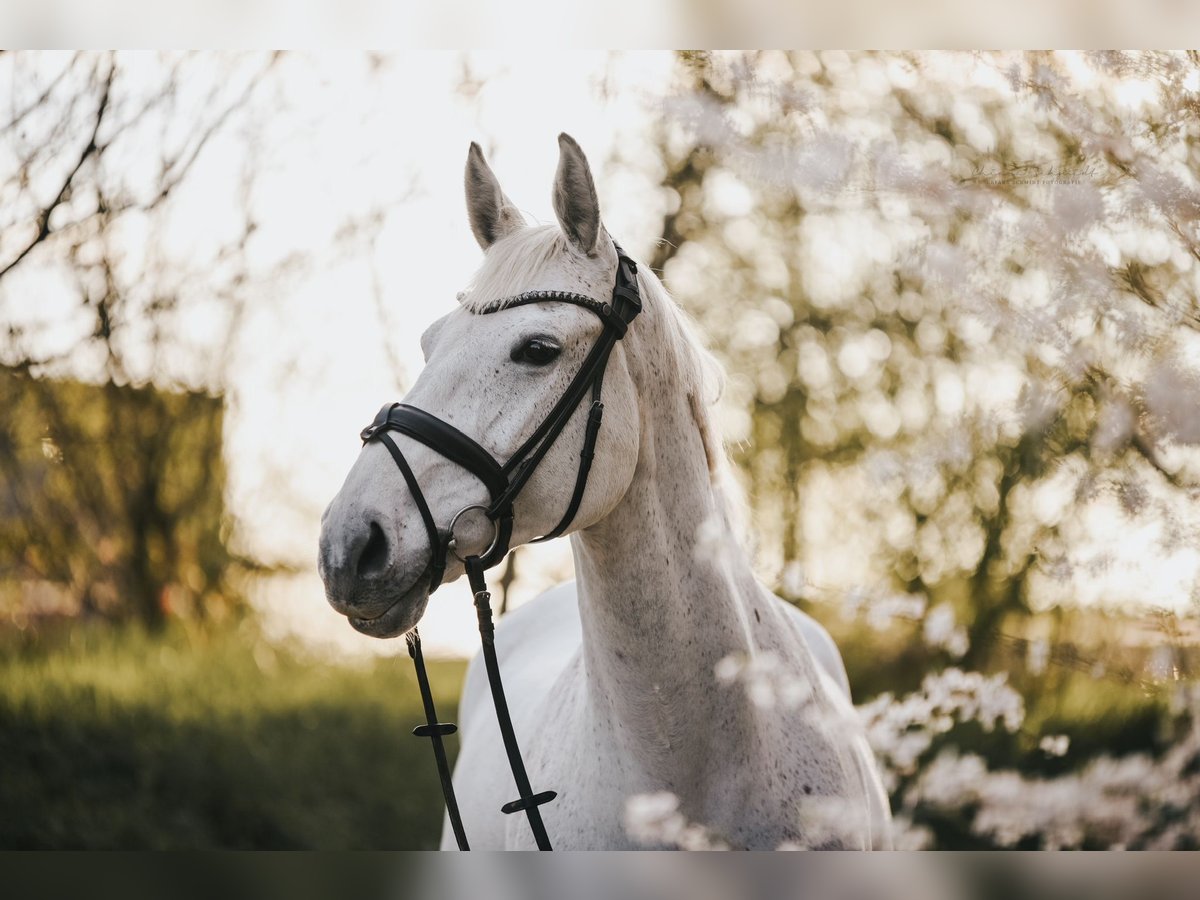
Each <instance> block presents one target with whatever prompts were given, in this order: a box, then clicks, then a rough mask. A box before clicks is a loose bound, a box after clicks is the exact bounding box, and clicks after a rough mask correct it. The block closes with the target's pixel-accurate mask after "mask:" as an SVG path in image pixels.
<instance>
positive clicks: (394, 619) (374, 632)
mask: <svg viewBox="0 0 1200 900" xmlns="http://www.w3.org/2000/svg"><path fill="white" fill-rule="evenodd" d="M428 604H429V578H428V573H427V572H422V573H421V576H420V577H419V578H417V580H416V581H415V582H414V583H413V584H412V586H411V587H409V589H408V590H407V591H405V592H404V593H402V594H401V595H400V596H399V597H398V598H397V599H396V602H395V603H393V604H392V605H391V606H389V607H388V608H387V609H386V610H384V611H383V612H382V613H380V614H379V615H378V616H374V617H373V618H370V619H363V618H358V617H355V616H347V619H348V620H349V622H350V627H351V628H353V629H354V630H355V631H357V632H359V633H360V634H365V635H367V636H368V637H374V638H393V637H399V636H400V635H402V634H404V633H405V632H408V631H412V629H413V628H415V627H416V625H417V623H418V622H420V621H421V616H423V615H424V614H425V607H426V606H427V605H428Z"/></svg>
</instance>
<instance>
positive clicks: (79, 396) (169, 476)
mask: <svg viewBox="0 0 1200 900" xmlns="http://www.w3.org/2000/svg"><path fill="white" fill-rule="evenodd" d="M276 59H277V57H275V56H273V55H265V56H264V55H257V56H241V57H237V58H234V59H226V58H221V59H216V58H213V57H205V56H198V55H190V54H150V53H145V54H136V53H135V54H117V53H103V54H101V53H79V54H74V55H66V56H53V55H47V54H8V55H6V56H5V57H4V58H3V59H0V84H2V85H3V88H4V93H5V94H6V95H7V98H8V107H9V110H8V115H7V117H6V119H5V121H4V124H3V127H2V133H3V134H4V135H5V141H4V142H3V148H2V150H0V210H2V212H0V304H2V306H0V309H2V320H3V322H4V326H5V328H4V340H3V342H2V346H0V363H2V364H3V365H4V366H5V368H4V369H3V371H0V409H3V410H4V415H3V419H2V420H0V595H2V596H3V598H4V603H5V605H6V606H8V607H9V613H10V615H11V616H13V617H17V618H20V617H21V616H23V615H24V613H25V612H27V611H28V610H27V609H26V607H27V605H28V603H29V601H30V599H31V598H33V597H35V596H36V595H39V593H40V594H42V595H44V594H46V592H47V591H49V592H50V593H51V594H53V593H54V592H59V594H62V592H65V593H66V596H67V599H68V603H67V606H68V608H70V607H72V606H73V607H75V608H78V609H82V610H83V611H88V612H95V613H100V614H103V615H106V616H111V617H116V618H137V619H140V620H142V621H143V622H145V623H148V624H150V625H159V624H161V623H162V622H163V621H164V619H165V617H166V616H167V615H168V614H169V613H175V614H189V615H192V616H195V617H198V618H212V617H214V616H216V615H217V614H218V613H221V612H228V611H230V610H231V609H234V608H236V607H237V606H238V605H239V604H240V600H239V599H238V595H237V592H236V590H235V588H234V586H233V581H232V579H231V574H232V568H233V564H234V563H235V562H236V560H235V559H234V556H233V554H232V552H231V551H230V550H229V549H228V548H227V546H226V545H227V538H228V523H227V522H226V520H225V515H224V491H225V474H224V472H225V469H224V462H223V457H222V453H223V430H222V423H223V407H222V400H221V395H222V393H223V391H224V389H225V387H226V382H227V379H228V372H229V361H230V355H231V353H232V349H231V348H232V346H233V344H234V340H233V336H234V334H235V333H236V329H237V326H238V323H239V321H240V318H241V316H242V312H243V308H244V305H245V303H246V300H247V297H248V294H249V291H248V288H249V285H250V282H251V281H252V278H251V273H252V268H251V265H250V263H249V261H248V247H249V244H250V241H251V240H252V237H253V235H254V233H255V230H256V225H255V220H254V216H253V215H252V212H251V205H250V199H249V194H250V186H251V185H252V184H253V180H254V177H255V171H256V169H255V164H256V159H255V157H254V154H253V152H248V153H246V155H245V158H244V160H243V166H242V171H241V178H242V182H243V183H242V190H241V194H240V196H241V200H242V206H241V208H240V209H233V210H229V209H224V208H220V207H216V208H213V209H210V210H208V211H209V212H210V218H209V219H208V220H207V221H192V222H190V223H189V224H190V226H191V227H192V229H193V232H192V233H190V234H180V233H179V230H178V225H177V221H178V217H177V216H176V214H175V210H174V209H173V207H172V204H173V203H174V201H175V199H176V198H177V197H178V195H179V194H180V193H182V192H184V191H185V190H186V189H187V188H188V187H189V178H190V177H191V176H192V173H193V171H194V170H195V169H196V168H197V167H199V166H203V165H205V164H206V162H208V158H207V156H206V151H208V150H210V149H211V148H212V147H213V146H215V145H217V144H218V143H219V142H220V140H221V139H222V138H223V137H225V136H227V135H228V133H229V132H230V131H233V130H235V129H236V130H239V131H240V135H239V137H240V138H243V139H245V145H246V146H248V147H250V148H251V151H252V149H253V146H254V141H253V134H254V121H253V117H252V116H251V115H250V114H249V113H250V112H251V109H252V102H253V100H254V98H255V97H256V95H257V94H258V93H260V92H262V91H263V90H264V89H265V88H264V85H265V83H266V78H267V76H268V75H269V74H270V73H271V72H272V70H273V67H274V66H275V63H276ZM198 273H202V277H200V275H198ZM246 564H247V565H251V564H249V563H246ZM60 599H61V597H60Z"/></svg>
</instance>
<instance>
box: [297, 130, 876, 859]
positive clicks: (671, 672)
mask: <svg viewBox="0 0 1200 900" xmlns="http://www.w3.org/2000/svg"><path fill="white" fill-rule="evenodd" d="M559 144H560V158H559V167H558V172H557V176H556V179H555V183H554V191H553V201H554V209H555V213H556V215H557V219H558V226H557V227H556V226H553V225H550V226H528V225H526V223H525V222H524V220H523V218H522V216H521V214H520V213H519V212H518V211H517V209H516V208H515V207H514V206H513V204H512V202H511V201H510V200H509V199H508V198H507V197H506V196H505V195H504V193H503V191H502V190H501V189H500V185H499V183H498V182H497V181H496V178H495V176H494V175H493V173H492V171H491V169H490V168H489V167H488V165H487V163H486V162H485V161H484V158H483V155H482V153H481V152H480V150H479V148H478V146H476V145H474V144H473V145H472V146H471V150H470V152H469V153H468V157H467V167H466V191H467V208H468V212H469V216H470V221H471V227H472V231H473V232H474V234H475V237H476V238H477V240H478V241H479V243H480V245H481V246H482V248H483V249H484V251H485V255H484V261H483V265H482V266H481V268H480V269H479V271H478V272H477V273H476V275H475V277H474V278H473V279H472V281H471V283H470V284H469V286H468V288H467V290H466V291H464V292H463V294H461V295H460V297H459V301H460V308H458V309H456V310H454V311H453V312H451V313H449V314H448V315H446V316H444V317H443V318H441V319H440V320H438V321H437V322H435V323H434V324H433V325H432V326H431V327H430V328H429V330H428V331H426V332H425V334H424V335H423V337H422V340H421V343H422V348H423V350H424V353H425V358H426V366H425V369H424V370H423V371H422V373H421V375H420V377H419V378H418V379H417V381H416V383H415V384H414V385H413V388H412V390H411V391H410V392H409V394H408V396H407V397H406V398H405V401H406V402H407V403H410V404H412V405H414V406H418V407H420V408H422V409H425V410H427V411H429V412H431V413H433V414H435V415H437V416H439V417H441V418H443V419H445V420H447V421H449V422H451V423H453V424H454V425H455V426H456V427H458V428H459V429H461V430H463V431H465V432H466V433H468V434H469V435H471V436H473V437H474V438H475V439H476V440H477V441H478V442H479V443H481V444H482V445H483V446H484V447H485V448H486V449H487V450H488V451H489V452H490V453H492V454H493V456H495V457H496V458H498V459H501V460H503V459H507V458H508V456H509V455H510V454H511V453H512V452H513V451H514V450H515V449H516V448H517V447H519V446H520V444H521V443H522V441H523V440H524V438H525V437H527V436H528V435H529V434H530V433H531V432H532V431H533V429H534V428H535V427H536V426H537V424H538V423H539V422H541V420H542V419H543V418H544V416H545V415H546V413H547V411H548V410H549V409H550V408H551V407H552V406H553V405H554V403H555V402H556V400H557V399H558V398H559V396H560V395H561V394H562V392H563V389H564V388H565V386H566V385H567V383H568V382H569V381H570V380H571V378H572V376H573V374H574V373H575V371H576V370H577V369H578V367H579V365H580V362H581V360H582V358H583V357H584V355H585V354H586V353H587V351H588V349H589V347H590V346H591V344H592V343H593V341H594V340H595V339H596V336H597V335H598V333H599V330H600V328H601V324H600V322H599V321H598V320H597V318H596V316H594V315H592V314H591V313H589V312H588V311H586V310H584V309H580V308H578V307H576V306H572V305H569V304H565V303H553V302H550V303H538V304H534V305H527V306H521V307H518V308H514V309H511V310H506V311H504V312H503V313H501V314H497V315H488V316H480V315H472V314H471V312H472V310H477V309H480V308H481V307H483V306H485V305H486V304H488V303H489V302H490V301H494V300H496V299H497V298H501V297H507V296H511V295H514V294H517V293H519V292H523V291H529V290H554V291H573V292H578V293H581V294H585V295H587V296H590V297H593V298H595V299H597V300H599V301H605V300H607V299H608V294H609V291H610V290H611V285H612V283H613V279H614V273H615V269H616V265H617V258H616V253H615V251H614V249H613V245H612V241H611V239H610V238H609V237H608V236H607V233H606V231H605V229H604V226H603V225H602V224H601V221H600V211H599V206H598V203H597V198H596V191H595V187H594V185H593V182H592V175H591V171H590V169H589V167H588V163H587V160H586V159H585V158H584V155H583V153H582V151H581V150H580V149H579V147H578V146H577V145H576V144H575V142H574V141H573V140H572V139H571V138H570V137H568V136H566V135H562V136H561V137H560V139H559ZM638 279H639V287H640V290H641V295H642V302H643V308H644V311H643V313H642V315H641V316H640V317H638V318H637V319H636V320H635V321H634V323H633V324H632V326H631V327H630V329H629V333H628V334H627V335H626V337H625V338H624V340H623V341H621V342H619V343H618V345H617V347H616V348H615V349H614V350H613V354H612V357H611V360H610V362H609V365H608V369H607V374H606V377H605V379H604V384H603V402H604V404H605V413H604V425H603V428H602V429H601V431H600V434H599V441H598V444H597V447H596V457H595V462H594V465H593V467H592V470H591V475H590V478H589V480H588V482H587V488H586V491H585V494H584V497H583V502H582V504H581V506H580V508H579V511H578V513H577V515H576V516H575V519H574V521H573V523H572V524H571V527H570V529H569V531H570V533H571V547H572V551H573V553H574V559H575V571H576V576H577V581H576V582H574V583H568V584H563V585H560V586H559V587H556V588H554V589H552V590H549V591H547V592H546V593H544V594H542V595H541V596H539V597H538V598H537V599H535V600H533V601H532V602H530V603H528V604H526V605H524V606H522V607H521V608H519V609H517V610H515V611H514V612H513V613H511V614H510V615H507V616H505V617H504V618H503V619H502V620H501V621H500V622H499V624H498V626H497V633H496V644H497V649H498V653H499V657H500V665H501V669H502V672H503V675H504V680H505V687H506V691H507V695H508V698H509V703H510V706H511V709H512V714H513V721H514V725H515V728H516V733H517V736H518V739H519V741H520V745H521V748H522V751H523V752H524V755H525V759H526V764H527V766H528V770H529V776H530V780H531V782H532V784H533V788H534V790H537V791H540V790H547V789H553V790H556V791H557V792H558V798H557V799H556V800H555V801H554V802H552V803H550V804H548V805H545V806H542V807H541V812H542V816H543V818H544V820H545V823H546V828H547V830H548V832H549V834H550V836H551V838H552V840H553V842H554V846H555V847H556V848H559V849H610V848H611V849H617V848H629V847H633V846H640V844H639V843H638V842H637V841H635V840H634V838H633V837H632V836H631V835H630V833H629V832H628V831H627V819H626V815H627V812H628V810H627V807H626V803H627V800H628V798H630V797H632V796H634V795H640V794H647V793H658V792H669V793H670V794H672V795H674V797H675V798H677V801H678V813H679V814H681V815H682V816H683V817H685V818H686V820H688V821H689V822H692V823H698V824H699V825H701V826H703V828H704V829H705V830H706V831H705V833H706V834H708V835H711V836H715V838H718V839H720V840H721V841H723V842H725V843H727V844H728V845H729V846H732V847H742V848H753V849H771V848H776V847H779V846H781V845H788V844H798V845H801V846H837V847H855V848H871V847H880V846H888V845H889V840H890V838H889V822H890V819H889V812H888V805H887V798H886V795H885V793H884V791H883V790H882V788H881V786H880V782H879V778H878V774H877V772H876V769H875V763H874V760H873V758H872V756H871V753H870V750H869V748H868V747H867V745H866V742H865V740H864V737H863V735H862V733H861V729H860V727H859V726H858V724H857V719H856V717H855V715H854V712H853V708H852V706H851V704H850V694H849V687H848V685H847V681H846V674H845V669H844V667H843V665H842V661H841V657H840V655H839V653H838V650H837V648H836V647H835V645H834V644H833V642H832V640H831V639H830V637H829V635H828V634H827V633H826V632H825V630H824V629H823V628H822V627H821V626H820V625H818V624H817V623H816V622H815V621H814V620H812V619H811V618H809V617H808V616H806V615H805V614H804V613H802V612H800V611H799V610H797V609H796V608H795V607H793V606H791V605H790V604H788V603H786V602H784V601H782V600H780V599H779V598H777V597H776V596H774V595H773V594H772V593H771V592H770V591H769V590H767V589H766V588H765V587H764V586H763V585H762V584H760V583H759V581H758V580H757V579H756V577H755V575H754V573H753V571H752V570H751V566H750V563H749V561H748V559H747V556H746V553H745V552H744V551H743V550H742V549H741V547H740V544H739V542H738V539H737V538H736V536H735V531H736V528H735V524H734V521H733V520H734V515H733V511H732V504H731V502H730V499H729V496H728V492H727V490H725V489H724V487H723V486H724V485H725V484H726V476H727V468H728V466H727V462H726V457H725V454H724V450H723V447H722V443H721V440H720V438H719V437H718V435H717V433H716V431H715V429H714V425H713V422H712V419H711V417H710V413H709V404H710V402H711V401H712V400H714V399H715V396H714V395H715V393H716V391H715V389H714V388H715V385H714V376H715V375H716V374H717V373H716V370H715V367H714V363H713V362H712V361H711V359H710V357H709V356H708V355H707V354H706V353H705V352H704V351H703V350H702V349H701V348H700V346H699V345H698V343H697V342H696V341H695V340H694V338H693V337H692V335H691V332H690V330H689V328H688V326H687V324H686V322H685V320H684V318H683V316H682V314H681V313H680V311H679V310H678V309H677V307H676V306H675V305H674V303H673V302H672V301H671V299H670V298H669V297H668V295H667V293H666V291H665V289H664V288H663V286H662V285H661V283H660V282H659V281H658V279H657V278H655V277H654V275H653V274H651V273H650V272H649V270H647V269H646V268H644V267H643V268H641V269H640V271H639V275H638ZM587 406H588V404H587V403H583V404H581V405H580V409H579V410H577V411H576V413H575V414H574V415H573V417H572V419H571V421H570V423H569V424H568V425H567V427H566V429H565V432H564V433H563V434H562V435H561V436H560V437H559V438H558V440H557V441H556V443H555V444H554V446H553V448H552V449H551V450H550V452H549V454H548V455H547V456H546V458H545V459H544V461H543V462H542V464H541V465H540V466H539V467H538V469H537V470H536V473H535V474H534V476H533V477H532V479H531V480H530V482H529V483H528V485H527V487H526V489H525V490H524V491H523V492H522V493H521V494H520V495H519V497H518V499H517V502H516V507H515V527H514V533H513V540H512V545H513V546H516V545H518V544H520V543H523V542H526V541H529V540H531V539H532V538H535V537H537V536H538V535H541V534H544V533H546V532H548V531H550V530H551V529H552V528H553V527H554V526H555V525H556V524H557V522H558V519H559V517H560V516H561V515H562V513H563V510H564V509H565V508H566V505H567V503H568V499H569V497H570V495H571V492H572V489H573V487H574V483H575V475H576V470H577V468H578V465H579V447H580V446H581V445H582V434H583V429H584V427H585V417H586V410H587ZM394 437H395V440H397V441H398V442H400V443H401V445H402V448H403V452H404V453H405V455H406V456H407V458H408V459H409V461H410V463H411V466H412V468H413V470H414V472H415V473H416V476H417V479H418V482H419V483H420V485H421V486H422V489H423V491H424V493H425V496H426V499H427V501H428V503H429V506H430V508H431V510H432V512H433V515H434V517H435V519H436V520H437V521H438V522H439V523H442V524H443V525H444V523H448V522H449V520H450V517H451V516H452V515H453V514H454V513H455V512H456V511H457V510H459V509H461V508H462V507H463V506H465V505H466V504H470V503H486V502H487V500H488V497H487V491H486V489H485V488H484V486H483V485H482V484H481V483H480V482H479V481H478V480H477V479H476V478H475V477H473V476H472V475H471V474H469V473H468V472H466V471H465V470H463V469H460V468H459V467H457V466H456V465H454V464H453V463H451V462H450V461H448V460H447V459H445V458H444V457H443V456H441V455H439V454H438V453H436V452H434V451H433V450H430V449H429V448H427V447H425V446H424V445H422V444H420V443H418V442H416V441H414V440H411V439H409V438H407V437H405V436H403V435H399V434H397V435H395V436H394ZM479 518H482V517H479ZM475 528H477V529H478V531H477V532H472V530H471V529H470V528H467V529H465V530H464V531H463V532H462V533H461V536H460V544H461V543H465V542H469V541H476V542H478V546H479V547H482V546H483V545H484V544H486V543H487V540H488V539H489V537H490V533H489V532H488V530H487V528H486V522H483V521H479V522H476V523H475ZM429 559H430V547H429V540H428V538H427V537H426V531H425V529H424V528H423V525H422V520H421V518H420V516H419V515H418V511H417V510H416V509H415V508H414V503H413V500H412V497H411V495H410V493H409V490H408V488H407V487H406V485H405V482H404V480H403V479H402V477H401V475H400V473H399V472H398V471H397V469H396V467H395V466H394V465H393V462H392V460H391V459H390V458H389V456H388V453H387V452H385V448H384V447H381V446H379V445H378V442H372V443H369V444H368V445H366V446H365V447H364V448H363V451H362V454H361V455H360V457H359V459H358V460H357V462H356V463H355V465H354V467H353V468H352V469H351V471H350V473H349V475H348V476H347V478H346V482H345V484H344V486H343V487H342V489H341V491H340V492H339V493H338V495H337V496H336V497H335V498H334V499H333V501H332V503H330V505H329V508H328V509H327V510H326V512H325V515H324V517H323V520H322V533H321V552H320V568H321V574H322V577H323V578H324V580H325V585H326V595H327V597H328V600H329V602H330V603H331V604H332V605H333V607H334V608H335V609H336V610H338V611H339V612H340V613H342V614H344V615H346V616H347V617H349V618H350V621H351V623H352V624H353V625H354V627H355V628H357V629H358V630H360V631H362V632H364V633H367V634H373V635H376V636H378V637H391V636H396V635H399V634H402V633H404V632H406V631H408V630H409V629H411V628H412V627H414V626H415V625H416V624H417V623H418V621H419V620H420V619H421V616H422V614H423V612H424V610H425V606H426V604H427V602H428V599H429V596H428V561H429ZM462 571H463V569H462V565H461V564H460V563H458V562H457V561H455V560H454V559H453V558H452V559H451V561H450V566H449V568H448V569H447V572H446V579H447V580H452V579H454V578H457V577H458V576H459V575H461V574H462ZM723 661H724V662H723ZM718 674H720V675H721V676H723V677H721V678H718ZM748 682H750V683H748ZM747 688H749V692H750V694H749V695H748V692H747ZM772 699H773V700H774V701H775V702H773V703H772V702H768V701H771V700H772ZM459 721H460V726H461V732H460V734H461V738H462V749H461V752H460V754H459V757H458V761H457V764H456V767H455V774H454V784H455V788H456V792H457V795H458V802H459V805H460V808H461V811H462V817H463V821H464V824H465V827H466V832H467V835H468V837H469V839H470V841H471V846H472V848H479V849H488V848H491V849H501V848H513V849H516V848H532V846H533V842H532V837H531V835H530V832H529V828H528V826H527V823H526V821H525V817H524V816H522V815H510V816H505V815H502V814H501V813H500V807H501V805H503V804H504V803H505V802H506V801H509V800H512V799H513V798H514V797H515V796H516V793H515V789H514V787H513V784H512V777H511V775H510V773H509V770H508V766H507V763H506V759H505V755H504V751H503V748H502V745H501V741H500V737H499V730H498V728H497V725H496V721H495V713H494V711H493V709H492V704H491V700H490V696H489V692H488V687H487V680H486V677H485V674H484V672H483V667H482V665H481V662H480V660H479V659H478V658H476V660H475V661H473V662H472V664H471V666H470V667H469V669H468V672H467V678H466V685H465V687H464V689H463V696H462V703H461V706H460V708H459ZM675 821H678V819H676V820H675ZM692 833H695V832H692ZM442 846H443V847H444V848H452V847H453V846H454V840H453V837H452V835H451V834H450V833H449V828H447V829H446V830H445V831H444V833H443V838H442Z"/></svg>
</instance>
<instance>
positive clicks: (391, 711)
mask: <svg viewBox="0 0 1200 900" xmlns="http://www.w3.org/2000/svg"><path fill="white" fill-rule="evenodd" d="M430 675H431V679H432V682H433V688H434V693H435V697H436V698H437V703H438V712H439V715H440V716H441V717H442V719H443V720H449V721H453V720H454V713H455V704H456V702H457V698H458V690H459V686H460V683H461V679H462V675H463V664H461V663H453V662H431V664H430ZM421 721H423V716H422V714H421V710H420V698H419V694H418V691H417V686H416V681H415V679H414V677H413V674H412V666H411V664H410V662H409V660H408V658H407V656H404V657H402V658H398V659H388V660H379V661H377V662H374V663H368V664H366V665H362V666H354V667H351V666H340V665H332V664H329V663H328V662H319V661H314V660H306V659H304V658H302V657H300V656H297V655H295V654H293V653H290V652H287V651H284V650H281V649H279V648H277V647H272V646H270V645H268V644H267V643H265V642H264V641H262V640H261V638H259V637H258V636H257V635H256V634H255V632H254V630H253V629H252V628H249V627H243V628H240V629H237V630H231V631H225V632H221V633H218V634H195V633H187V632H184V631H182V630H174V631H169V632H168V633H166V634H164V635H148V634H146V633H145V632H142V631H140V630H136V629H121V630H111V629H107V628H103V627H94V628H88V627H83V626H79V625H76V626H74V627H72V629H71V630H70V631H69V632H67V633H66V634H64V635H61V636H59V637H57V638H54V639H45V638H43V639H40V640H38V641H37V642H30V641H26V642H24V643H20V642H15V641H12V640H10V641H8V642H7V644H6V645H5V646H3V648H0V848H4V849H18V848H129V849H134V848H137V849H141V848H217V847H233V848H279V849H283V848H322V849H326V848H327V849H343V848H345V849H416V848H426V847H434V846H436V845H437V841H438V837H439V835H440V832H441V817H442V811H441V810H442V801H441V794H440V791H439V789H438V784H437V777H436V772H435V770H434V765H433V759H432V754H431V753H430V751H429V747H428V742H427V741H425V740H423V739H418V738H415V737H413V736H412V734H411V730H412V728H413V726H414V725H416V724H419V723H420V722H421ZM450 743H451V746H450V751H451V753H454V752H456V751H457V743H456V742H455V739H454V738H451V739H450Z"/></svg>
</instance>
